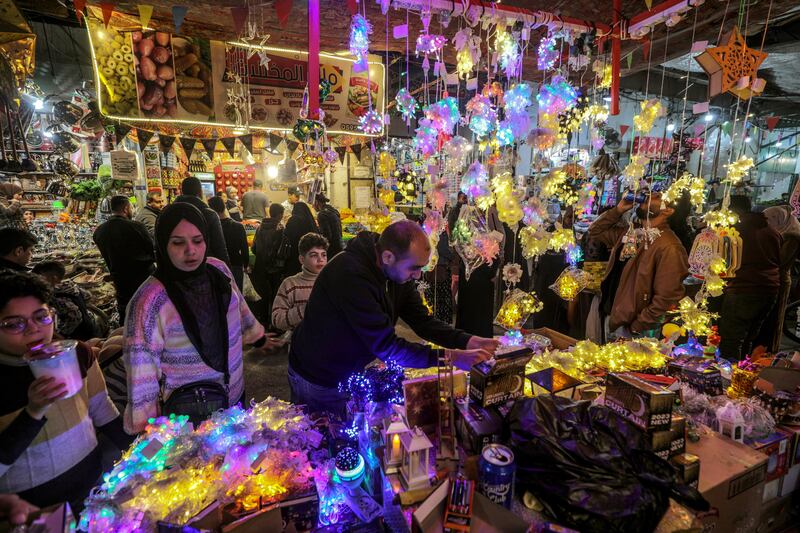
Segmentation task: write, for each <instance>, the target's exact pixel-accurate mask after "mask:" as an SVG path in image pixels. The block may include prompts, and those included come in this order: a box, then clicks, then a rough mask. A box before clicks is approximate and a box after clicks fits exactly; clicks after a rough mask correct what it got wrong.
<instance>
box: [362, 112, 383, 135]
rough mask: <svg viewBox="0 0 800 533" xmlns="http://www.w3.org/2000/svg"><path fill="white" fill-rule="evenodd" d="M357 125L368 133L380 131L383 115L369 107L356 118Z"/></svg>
mask: <svg viewBox="0 0 800 533" xmlns="http://www.w3.org/2000/svg"><path fill="white" fill-rule="evenodd" d="M358 127H359V128H360V129H361V131H363V132H364V133H367V134H370V135H374V134H376V133H380V132H381V131H382V130H383V115H381V114H380V113H378V112H377V111H375V110H374V109H370V110H369V111H367V112H366V113H364V114H363V115H361V117H360V118H359V119H358Z"/></svg>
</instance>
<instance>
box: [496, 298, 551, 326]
mask: <svg viewBox="0 0 800 533" xmlns="http://www.w3.org/2000/svg"><path fill="white" fill-rule="evenodd" d="M542 309H544V304H543V303H542V302H541V301H540V300H539V298H537V297H536V293H535V292H525V291H522V290H520V289H514V290H513V291H511V293H509V295H508V296H506V298H505V300H503V304H502V305H501V306H500V310H499V311H498V312H497V316H495V318H494V321H495V323H496V324H498V325H500V326H502V327H504V328H506V329H520V328H521V327H522V326H524V325H525V322H527V320H528V318H529V317H530V316H531V315H532V314H533V313H538V312H539V311H541V310H542Z"/></svg>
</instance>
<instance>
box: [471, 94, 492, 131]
mask: <svg viewBox="0 0 800 533" xmlns="http://www.w3.org/2000/svg"><path fill="white" fill-rule="evenodd" d="M466 109H467V117H468V118H469V129H470V131H472V133H474V134H475V135H477V136H478V138H479V139H482V138H484V137H486V136H487V135H489V134H490V133H491V132H492V131H493V130H494V128H495V123H496V122H497V111H496V110H495V109H494V106H493V105H492V102H491V100H489V98H488V97H487V96H484V95H482V94H476V95H475V96H473V97H472V98H470V100H469V102H467V106H466Z"/></svg>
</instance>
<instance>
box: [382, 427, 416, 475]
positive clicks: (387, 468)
mask: <svg viewBox="0 0 800 533" xmlns="http://www.w3.org/2000/svg"><path fill="white" fill-rule="evenodd" d="M409 431H410V430H409V429H408V426H407V425H406V421H405V419H404V418H403V416H402V415H401V414H400V413H393V414H392V416H390V417H389V418H386V419H384V421H383V431H382V432H381V433H382V434H383V445H384V452H383V469H384V472H385V473H387V474H394V473H395V472H397V469H398V467H399V466H400V463H402V462H403V450H402V447H401V445H400V436H401V435H403V434H405V433H409Z"/></svg>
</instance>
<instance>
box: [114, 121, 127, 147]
mask: <svg viewBox="0 0 800 533" xmlns="http://www.w3.org/2000/svg"><path fill="white" fill-rule="evenodd" d="M130 131H131V127H130V126H128V125H127V124H114V144H119V143H121V142H122V140H123V139H124V138H125V137H126V136H127V135H128V132H130Z"/></svg>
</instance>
